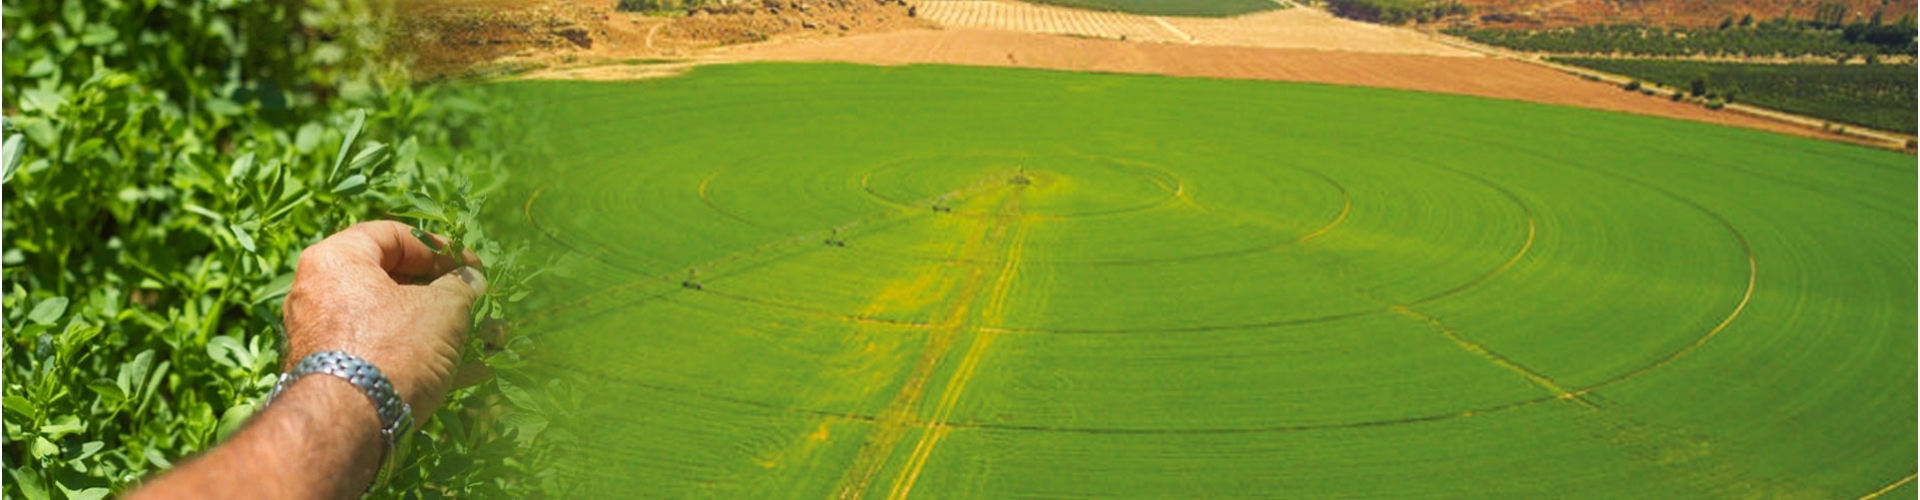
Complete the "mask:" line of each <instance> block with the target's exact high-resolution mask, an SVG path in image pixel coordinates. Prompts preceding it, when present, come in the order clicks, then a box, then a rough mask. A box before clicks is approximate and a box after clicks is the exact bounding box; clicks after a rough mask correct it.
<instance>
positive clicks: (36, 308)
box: [27, 297, 67, 325]
mask: <svg viewBox="0 0 1920 500" xmlns="http://www.w3.org/2000/svg"><path fill="white" fill-rule="evenodd" d="M66 313H67V298H66V297H54V298H51V299H47V300H42V301H40V303H38V304H34V305H33V311H32V312H29V313H27V321H32V322H34V323H36V324H41V325H51V324H53V322H55V321H60V316H61V315H63V314H66Z"/></svg>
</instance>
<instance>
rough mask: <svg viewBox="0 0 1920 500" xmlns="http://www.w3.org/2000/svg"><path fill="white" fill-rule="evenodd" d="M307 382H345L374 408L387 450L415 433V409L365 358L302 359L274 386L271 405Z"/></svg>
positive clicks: (324, 355)
mask: <svg viewBox="0 0 1920 500" xmlns="http://www.w3.org/2000/svg"><path fill="white" fill-rule="evenodd" d="M308 378H331V379H335V380H338V381H342V382H346V383H347V384H348V385H349V386H350V387H352V388H354V390H355V391H356V392H359V393H360V395H361V396H363V398H364V399H365V400H366V401H367V403H368V404H369V405H371V407H372V408H371V409H372V410H373V414H374V416H375V417H376V418H377V420H378V422H379V426H378V427H377V428H378V429H379V431H380V435H381V437H382V438H383V440H384V441H385V442H386V444H387V445H388V446H392V445H394V444H395V443H396V442H397V441H398V439H399V437H400V435H402V434H404V433H406V432H408V431H411V430H413V414H412V409H411V408H410V407H409V405H408V404H407V402H406V400H405V399H403V398H402V397H401V395H400V394H399V393H398V392H396V391H395V389H394V386H393V383H392V382H391V381H389V380H388V379H387V377H386V375H385V374H383V373H382V372H381V371H380V368H379V367H378V366H377V365H375V364H373V363H372V362H370V361H367V360H366V359H364V358H361V357H359V356H356V355H353V354H351V353H347V352H343V351H338V350H325V351H319V352H315V353H312V354H309V355H307V356H305V357H302V358H300V360H299V361H297V362H295V363H294V364H293V367H292V368H290V369H288V370H287V372H286V373H283V374H281V375H280V382H279V383H278V384H275V385H274V389H273V393H272V394H270V395H269V396H268V398H267V401H268V403H269V404H271V403H272V402H274V401H275V400H277V399H279V397H280V396H281V394H282V393H284V392H285V391H286V390H288V389H289V388H290V387H291V386H292V385H294V384H296V383H298V382H300V381H302V380H305V379H308ZM362 413H365V412H362Z"/></svg>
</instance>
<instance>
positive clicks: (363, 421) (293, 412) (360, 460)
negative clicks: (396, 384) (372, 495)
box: [128, 376, 386, 499]
mask: <svg viewBox="0 0 1920 500" xmlns="http://www.w3.org/2000/svg"><path fill="white" fill-rule="evenodd" d="M385 447H386V443H385V442H384V441H383V440H382V437H381V436H380V419H379V417H378V416H377V414H375V413H374V409H373V403H372V401H369V400H368V399H367V396H366V395H365V394H362V393H361V392H360V391H359V390H358V389H356V388H355V387H354V386H353V385H352V384H350V383H348V382H347V381H346V380H343V379H340V378H339V377H331V376H314V377H303V378H301V379H300V380H299V381H298V382H295V383H294V384H293V385H292V386H291V387H288V388H287V390H286V392H284V393H282V394H280V397H279V398H278V399H276V400H275V401H274V403H273V404H272V405H271V406H268V407H267V408H266V409H265V410H264V411H262V412H260V413H259V414H257V415H254V417H253V420H252V421H251V422H248V423H247V426H246V427H245V428H244V429H241V430H240V432H238V433H235V434H234V435H233V437H232V438H231V439H229V440H228V441H227V442H226V443H224V444H222V445H220V446H219V447H217V448H214V449H213V450H212V451H209V452H207V453H206V454H205V455H201V456H200V457H198V458H196V459H194V460H192V461H190V462H188V463H186V464H185V465H182V466H180V468H178V469H175V470H174V471H172V472H169V473H167V474H165V475H162V476H161V477H159V478H157V479H154V480H152V481H150V482H148V484H147V485H146V486H144V487H142V488H141V489H140V490H138V491H135V492H134V493H133V494H132V495H130V496H128V498H133V499H161V498H356V497H358V496H360V494H361V493H362V492H364V491H366V488H367V485H368V484H371V483H372V482H373V479H374V476H375V475H376V474H377V473H378V471H379V463H380V460H381V458H382V456H383V453H385Z"/></svg>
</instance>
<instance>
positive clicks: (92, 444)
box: [67, 441, 107, 462]
mask: <svg viewBox="0 0 1920 500" xmlns="http://www.w3.org/2000/svg"><path fill="white" fill-rule="evenodd" d="M106 448H107V444H106V443H102V442H99V441H87V442H85V443H81V444H80V450H79V451H80V453H78V454H75V455H74V456H71V457H67V461H69V462H71V461H75V460H85V459H86V458H87V457H91V456H93V454H95V453H99V452H100V450H104V449H106Z"/></svg>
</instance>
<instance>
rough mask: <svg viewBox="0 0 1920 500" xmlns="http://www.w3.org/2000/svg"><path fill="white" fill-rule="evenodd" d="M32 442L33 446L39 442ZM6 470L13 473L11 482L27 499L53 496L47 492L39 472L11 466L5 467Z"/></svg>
mask: <svg viewBox="0 0 1920 500" xmlns="http://www.w3.org/2000/svg"><path fill="white" fill-rule="evenodd" d="M34 444H35V445H36V446H35V448H38V444H39V443H38V442H35V443H34ZM47 444H53V443H47ZM7 472H9V473H12V474H13V484H14V485H15V486H19V487H20V494H21V495H22V496H25V497H27V499H28V500H50V499H52V498H53V496H52V495H48V494H47V485H46V484H45V483H42V482H41V481H40V475H39V474H36V473H34V472H33V471H30V470H27V469H15V468H11V466H10V467H9V468H8V469H7Z"/></svg>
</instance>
